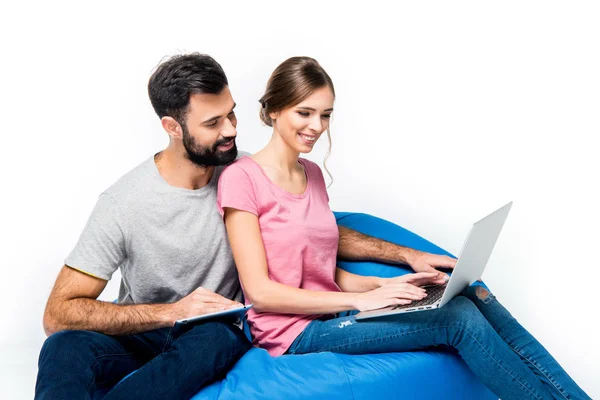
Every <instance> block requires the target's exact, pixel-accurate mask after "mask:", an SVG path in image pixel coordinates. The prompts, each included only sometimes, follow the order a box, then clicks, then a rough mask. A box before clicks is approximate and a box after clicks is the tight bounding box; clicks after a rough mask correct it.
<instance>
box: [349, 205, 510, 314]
mask: <svg viewBox="0 0 600 400" xmlns="http://www.w3.org/2000/svg"><path fill="white" fill-rule="evenodd" d="M511 207H512V201H511V202H510V203H508V204H506V205H505V206H504V207H502V208H500V209H498V210H496V211H494V212H493V213H491V214H490V215H488V216H487V217H485V218H483V219H482V220H480V221H477V222H475V223H474V224H473V226H472V227H471V230H470V231H469V234H468V235H467V239H466V240H465V243H464V244H463V247H462V250H461V251H460V255H459V256H458V261H457V262H456V266H455V267H454V271H453V272H452V274H451V276H450V279H449V280H448V282H446V283H445V284H444V285H428V286H424V287H423V288H424V289H425V290H426V291H427V297H425V298H424V299H423V300H415V301H413V302H412V303H410V304H405V305H398V306H390V307H385V308H381V309H378V310H371V311H362V312H360V313H358V314H356V319H357V320H365V319H370V318H378V317H386V316H389V315H394V314H403V313H407V312H415V311H427V310H435V309H436V308H440V307H442V306H444V305H445V304H446V303H448V302H449V301H450V300H452V298H453V297H454V296H456V295H457V294H459V293H460V292H462V291H463V290H465V289H466V288H467V287H468V286H470V285H471V284H472V283H473V282H475V281H476V280H478V279H480V278H481V274H482V273H483V270H484V269H485V266H486V264H487V262H488V260H489V259H490V255H491V254H492V250H493V249H494V246H495V245H496V240H498V236H499V235H500V231H501V230H502V227H503V226H504V221H506V217H507V216H508V212H509V211H510V208H511Z"/></svg>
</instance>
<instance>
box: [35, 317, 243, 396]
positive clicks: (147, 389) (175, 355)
mask: <svg viewBox="0 0 600 400" xmlns="http://www.w3.org/2000/svg"><path fill="white" fill-rule="evenodd" d="M250 348H251V344H250V342H249V341H248V339H247V338H246V336H245V335H244V333H243V332H242V331H241V330H240V329H239V328H237V327H235V326H232V325H230V324H227V323H224V322H207V323H204V324H201V325H195V326H191V327H190V328H189V329H186V330H184V331H180V332H173V331H172V328H164V329H157V330H153V331H149V332H143V333H139V334H136V335H127V336H108V335H103V334H100V333H96V332H89V331H63V332H58V333H55V334H53V335H51V336H50V337H48V339H46V341H45V343H44V346H43V347H42V351H41V353H40V358H39V365H38V366H39V370H38V377H37V382H36V388H35V398H36V399H93V398H98V397H99V396H98V394H99V393H106V392H107V391H108V393H107V394H106V396H105V397H104V399H130V398H140V399H144V400H150V399H166V398H169V399H187V398H190V397H192V396H193V395H194V394H196V392H198V390H199V389H200V388H202V387H204V386H206V385H207V384H209V383H211V382H212V381H214V380H216V379H219V378H222V377H223V376H224V375H225V373H226V372H227V371H228V370H229V369H230V368H231V367H232V366H233V365H234V364H235V363H236V362H237V360H238V359H239V358H241V357H242V355H244V353H246V351H248V350H249V349H250ZM136 370H137V371H136ZM133 371H136V372H135V373H134V374H132V375H130V376H129V377H128V378H127V379H124V380H122V379H123V378H124V377H125V376H127V375H128V374H130V373H131V372H133ZM115 385H116V386H115ZM100 397H101V396H100Z"/></svg>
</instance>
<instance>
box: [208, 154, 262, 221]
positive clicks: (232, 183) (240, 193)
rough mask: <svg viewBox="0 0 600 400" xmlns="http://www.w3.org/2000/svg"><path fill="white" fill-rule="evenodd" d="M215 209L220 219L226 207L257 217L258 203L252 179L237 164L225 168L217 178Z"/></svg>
mask: <svg viewBox="0 0 600 400" xmlns="http://www.w3.org/2000/svg"><path fill="white" fill-rule="evenodd" d="M217 207H218V209H219V213H220V214H221V217H222V216H223V215H224V213H225V212H224V208H226V207H229V208H235V209H236V210H241V211H247V212H249V213H252V214H254V215H256V216H258V202H257V201H256V191H255V189H254V186H253V184H252V179H251V178H250V176H249V175H248V173H247V172H246V171H244V169H243V168H242V167H240V166H239V165H238V164H237V163H234V164H232V165H230V166H229V167H227V168H225V170H224V171H223V173H222V174H221V177H220V178H219V187H218V191H217Z"/></svg>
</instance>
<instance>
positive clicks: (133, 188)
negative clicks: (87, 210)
mask: <svg viewBox="0 0 600 400" xmlns="http://www.w3.org/2000/svg"><path fill="white" fill-rule="evenodd" d="M153 164H154V157H153V156H152V157H150V158H147V159H146V160H144V161H143V162H142V163H140V164H138V165H137V166H136V167H134V168H132V169H131V170H130V171H128V172H127V173H125V174H124V175H123V176H121V177H120V178H119V179H118V180H117V181H116V182H115V183H113V184H112V185H111V186H109V187H108V188H107V189H106V190H104V192H103V193H104V194H108V195H109V196H110V197H112V198H113V199H114V200H115V201H117V202H121V201H124V200H126V199H130V198H132V197H137V196H139V195H140V194H141V193H143V192H144V190H147V189H149V188H151V187H152V182H153V180H154V179H155V177H154V176H153V174H152V167H153Z"/></svg>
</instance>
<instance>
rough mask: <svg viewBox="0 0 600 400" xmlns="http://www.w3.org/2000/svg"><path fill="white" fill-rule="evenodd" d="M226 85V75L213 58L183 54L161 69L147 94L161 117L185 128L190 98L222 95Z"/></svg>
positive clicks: (152, 78)
mask: <svg viewBox="0 0 600 400" xmlns="http://www.w3.org/2000/svg"><path fill="white" fill-rule="evenodd" d="M225 86H228V82H227V77H226V76H225V72H224V71H223V68H221V65H219V63H218V62H216V61H215V60H214V59H213V58H212V57H211V56H208V55H206V54H200V53H191V54H182V55H177V56H173V57H171V58H169V59H168V60H166V61H164V62H162V63H161V64H160V65H159V66H158V68H157V69H156V71H154V73H153V74H152V76H151V77H150V80H149V81H148V95H149V96H150V102H151V103H152V107H154V111H156V114H158V117H159V118H162V117H164V116H169V117H172V118H174V119H175V120H176V121H177V122H179V124H181V125H183V126H185V116H186V114H187V112H188V107H189V104H190V95H192V94H196V93H208V94H219V93H221V91H222V90H223V89H224V88H225Z"/></svg>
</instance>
